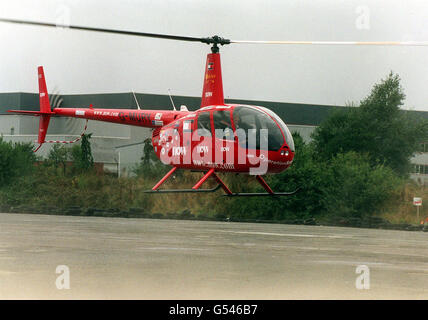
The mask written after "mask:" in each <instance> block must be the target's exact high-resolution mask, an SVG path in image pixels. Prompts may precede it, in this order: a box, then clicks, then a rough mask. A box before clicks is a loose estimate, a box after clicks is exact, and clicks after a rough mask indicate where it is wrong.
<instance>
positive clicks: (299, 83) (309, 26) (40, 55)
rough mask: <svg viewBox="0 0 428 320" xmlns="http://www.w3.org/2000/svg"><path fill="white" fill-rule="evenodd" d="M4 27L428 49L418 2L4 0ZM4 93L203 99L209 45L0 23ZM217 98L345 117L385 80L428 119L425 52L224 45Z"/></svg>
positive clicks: (425, 6) (427, 17) (0, 10)
mask: <svg viewBox="0 0 428 320" xmlns="http://www.w3.org/2000/svg"><path fill="white" fill-rule="evenodd" d="M0 16H1V17H4V18H16V19H28V20H36V21H43V22H53V23H55V22H66V23H67V22H68V21H69V22H70V23H71V24H76V25H83V26H93V27H104V28H117V29H124V30H134V31H142V32H153V33H167V34H177V35H189V36H211V35H214V34H219V35H221V36H223V37H226V38H229V39H234V40H326V41H327V40H331V41H335V40H336V41H390V40H391V41H393V40H395V41H411V40H414V41H428V1H426V0H420V1H416V0H410V1H404V0H402V1H398V0H376V1H375V0H364V1H363V0H348V1H344V0H342V1H339V0H317V1H307V0H246V1H232V0H215V1H213V0H211V1H204V0H199V1H197V0H183V1H179V0H169V1H161V0H122V1H113V0H103V1H100V0H68V1H67V0H63V1H54V0H14V1H12V0H0ZM0 41H1V47H0V48H1V50H0V92H15V91H23V92H37V74H36V67H37V66H38V65H43V66H44V68H45V73H46V78H47V81H48V89H49V90H50V91H52V90H53V89H56V91H59V92H61V93H64V94H75V93H76V94H77V93H105V92H129V91H132V90H134V91H136V92H142V93H157V94H167V92H168V89H171V92H172V94H174V95H186V96H200V94H201V91H202V79H203V72H204V66H205V55H206V53H208V52H209V47H208V46H207V45H203V44H199V43H186V42H178V41H170V40H160V39H151V38H138V37H132V36H121V35H109V34H99V33H90V32H85V31H74V30H67V29H54V28H43V27H35V26H23V25H14V24H6V23H0ZM221 53H222V67H223V81H224V91H225V97H228V98H236V99H251V100H266V101H281V102H297V103H314V104H329V105H345V104H346V103H348V102H357V103H358V102H359V101H360V100H361V99H363V98H364V97H365V96H367V95H368V94H369V92H370V89H371V87H372V86H373V84H374V83H376V82H379V81H380V79H382V78H385V77H386V76H387V75H388V73H389V72H390V71H391V70H392V71H394V72H396V73H398V74H399V75H400V77H401V79H402V85H403V87H404V90H405V93H406V96H407V98H406V101H405V106H404V108H405V109H413V110H425V111H428V47H362V46H358V47H357V46H353V47H348V46H347V47H337V46H327V47H326V46H322V47H321V46H312V47H308V46H300V47H299V46H279V45H257V46H255V45H243V44H241V45H238V44H236V45H229V46H226V47H223V48H222V50H221Z"/></svg>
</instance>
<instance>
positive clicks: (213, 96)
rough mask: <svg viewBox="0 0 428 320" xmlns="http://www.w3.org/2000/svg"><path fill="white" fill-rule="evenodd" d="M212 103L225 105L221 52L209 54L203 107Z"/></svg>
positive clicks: (203, 91) (203, 92)
mask: <svg viewBox="0 0 428 320" xmlns="http://www.w3.org/2000/svg"><path fill="white" fill-rule="evenodd" d="M210 105H224V97H223V80H222V77H221V64H220V53H209V54H208V55H207V64H206V66H205V78H204V88H203V90H202V101H201V108H202V107H206V106H210Z"/></svg>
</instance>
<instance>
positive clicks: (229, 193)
mask: <svg viewBox="0 0 428 320" xmlns="http://www.w3.org/2000/svg"><path fill="white" fill-rule="evenodd" d="M175 170H177V167H173V168H172V169H171V170H170V171H169V172H168V173H167V174H166V175H165V176H164V177H163V178H162V179H161V180H160V181H159V182H158V183H157V184H156V185H155V186H154V187H153V188H152V190H147V191H144V193H151V194H160V193H204V192H205V193H206V192H216V191H217V190H218V189H220V187H221V188H222V189H223V191H224V192H225V193H226V194H224V195H223V196H226V197H261V196H270V197H283V196H291V195H293V194H295V193H296V192H298V191H299V189H297V190H295V191H292V192H273V190H272V189H271V188H270V187H269V185H268V184H267V183H266V181H265V180H264V179H263V178H262V177H261V176H259V175H257V176H256V179H257V181H258V182H259V183H260V184H261V185H262V187H263V188H264V189H265V190H266V191H267V192H251V193H241V192H238V193H233V192H232V191H230V189H229V188H228V187H227V186H226V185H225V184H224V182H223V181H222V180H221V179H220V178H219V176H218V175H217V174H216V173H215V172H214V168H212V169H210V170H209V171H208V172H207V173H205V174H204V176H203V177H202V178H201V179H200V180H199V181H198V182H197V183H196V184H195V185H194V186H193V188H192V189H159V187H160V186H161V185H162V184H163V183H164V182H165V181H166V180H167V179H168V178H169V177H170V176H171V175H172V174H173V173H174V172H175ZM211 176H212V177H213V178H214V179H215V180H216V182H217V183H218V185H217V186H216V187H214V188H211V189H199V188H200V187H201V185H202V184H203V183H204V182H205V181H206V180H207V179H208V178H209V177H211Z"/></svg>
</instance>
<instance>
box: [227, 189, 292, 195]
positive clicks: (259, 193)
mask: <svg viewBox="0 0 428 320" xmlns="http://www.w3.org/2000/svg"><path fill="white" fill-rule="evenodd" d="M299 190H300V189H296V190H294V191H292V192H274V193H268V192H250V193H244V192H238V193H232V194H224V195H223V197H262V196H268V197H284V196H292V195H293V194H296V193H297V192H299Z"/></svg>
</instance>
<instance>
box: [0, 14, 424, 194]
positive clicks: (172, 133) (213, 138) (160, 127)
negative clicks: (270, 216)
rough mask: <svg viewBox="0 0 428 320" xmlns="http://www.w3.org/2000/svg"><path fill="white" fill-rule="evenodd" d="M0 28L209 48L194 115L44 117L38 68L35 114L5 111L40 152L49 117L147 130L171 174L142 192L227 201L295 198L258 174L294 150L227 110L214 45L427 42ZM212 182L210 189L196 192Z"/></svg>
mask: <svg viewBox="0 0 428 320" xmlns="http://www.w3.org/2000/svg"><path fill="white" fill-rule="evenodd" d="M0 21H2V22H10V23H23V24H30V25H38V26H47V27H65V28H69V29H77V30H85V31H95V32H104V33H115V34H124V35H133V36H143V37H154V38H162V39H169V40H180V41H191V42H202V43H205V44H208V45H212V47H211V53H209V54H208V55H207V60H206V65H205V75H204V84H203V90H202V100H201V106H200V109H198V110H196V111H188V110H187V108H186V107H182V108H181V109H180V110H179V111H177V110H175V107H174V110H173V111H171V110H135V109H95V108H93V107H92V105H91V106H90V107H89V108H54V109H53V110H51V106H50V103H49V96H48V91H47V87H46V81H45V75H44V72H43V67H39V68H38V80H39V99H40V111H24V110H9V112H12V113H17V114H23V115H34V116H39V117H40V121H39V133H38V140H37V142H38V143H39V146H38V147H37V149H36V150H35V151H37V150H38V149H39V148H40V147H41V146H42V144H43V143H45V142H52V141H46V140H45V138H46V133H47V130H48V126H49V121H50V118H51V116H63V117H74V118H82V119H87V120H98V121H106V122H113V123H119V124H126V125H133V126H142V127H148V128H152V129H153V133H152V145H153V148H154V151H155V153H156V155H157V156H158V157H159V159H160V160H161V161H162V162H163V163H164V164H167V165H171V166H172V169H171V170H170V171H169V172H168V173H167V174H166V175H165V176H164V177H163V178H162V179H161V180H160V181H159V182H158V183H157V184H156V185H155V186H154V187H153V188H152V190H150V191H148V192H151V193H172V192H214V191H217V190H218V189H219V188H220V187H221V188H222V189H223V190H224V192H225V195H227V196H289V195H292V194H294V193H296V192H297V191H298V190H295V191H292V192H274V191H273V190H272V189H271V188H270V187H269V185H268V184H267V183H266V181H265V180H264V179H263V177H262V176H263V175H265V174H272V173H280V172H282V171H284V170H286V169H287V168H288V167H290V165H291V164H292V162H293V158H294V155H295V148H294V142H293V137H292V135H291V133H290V131H289V129H288V128H287V126H286V124H285V123H284V122H283V121H282V120H281V118H280V117H279V116H278V115H276V114H275V113H274V112H272V111H271V110H269V109H267V108H265V107H261V106H250V105H240V104H226V103H225V102H224V96H223V82H222V73H221V63H220V52H219V49H220V48H219V46H223V45H227V44H231V43H249V44H251V43H254V44H257V43H262V44H303V45H308V44H312V45H415V46H427V45H428V42H334V41H317V42H309V41H237V40H229V39H224V38H221V37H219V36H213V37H208V38H197V37H187V36H175V35H165V34H154V33H143V32H133V31H123V30H113V29H101V28H92V27H82V26H68V25H67V26H66V25H58V24H51V23H42V22H34V21H22V20H12V19H0ZM177 169H186V170H192V171H202V172H204V175H203V177H202V178H201V179H200V180H199V181H198V182H197V183H196V184H195V185H194V186H193V188H192V189H174V190H171V189H169V190H163V189H159V188H160V186H161V185H162V184H163V183H164V182H165V181H166V180H167V179H168V178H169V177H170V176H171V175H172V174H173V173H174V172H175V171H176V170H177ZM217 172H229V173H244V174H251V175H254V176H255V178H256V180H257V181H258V182H259V183H260V184H261V185H262V187H263V188H264V189H265V191H266V192H263V193H233V192H232V191H231V190H230V189H229V188H228V187H227V186H226V185H225V183H224V182H223V181H222V180H221V179H220V177H219V176H218V175H217V174H216V173H217ZM209 177H212V178H214V179H215V181H216V182H217V184H218V185H217V186H216V187H215V188H212V189H201V186H202V184H203V183H204V182H205V181H206V180H207V179H208V178H209Z"/></svg>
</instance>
